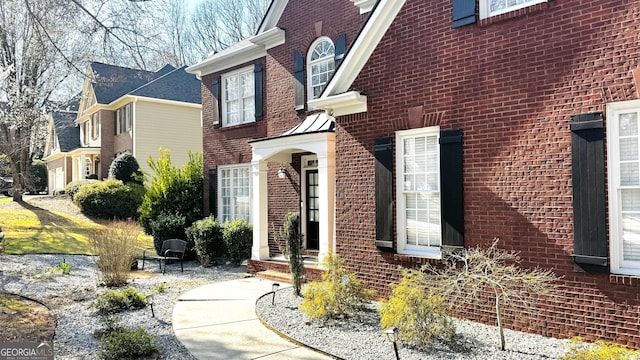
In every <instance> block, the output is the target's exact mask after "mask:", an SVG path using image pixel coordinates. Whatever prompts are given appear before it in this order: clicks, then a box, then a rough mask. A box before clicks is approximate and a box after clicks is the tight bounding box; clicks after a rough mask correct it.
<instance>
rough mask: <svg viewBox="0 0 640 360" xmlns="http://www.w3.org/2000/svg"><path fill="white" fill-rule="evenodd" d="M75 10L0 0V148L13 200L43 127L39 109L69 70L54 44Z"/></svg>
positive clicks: (65, 5)
mask: <svg viewBox="0 0 640 360" xmlns="http://www.w3.org/2000/svg"><path fill="white" fill-rule="evenodd" d="M74 10H75V9H74V7H73V6H69V3H67V2H65V1H63V0H57V1H53V0H51V1H48V2H47V3H44V2H33V3H32V2H28V1H21V0H3V1H2V2H0V84H1V85H2V86H0V99H2V100H3V102H2V105H1V106H0V153H2V154H5V155H6V156H7V157H8V158H9V163H10V167H11V170H12V173H13V184H14V195H13V197H14V200H16V201H20V200H21V199H22V191H23V189H24V188H25V179H26V174H27V171H28V169H29V166H30V165H31V161H32V157H33V155H34V154H35V153H36V151H34V150H35V147H36V144H38V143H39V142H42V141H43V140H42V137H43V136H44V135H45V132H46V130H45V129H46V123H45V118H44V116H43V111H44V110H45V109H46V105H47V103H48V99H49V97H50V95H51V93H52V92H53V90H54V89H55V88H56V86H57V85H58V84H59V83H60V82H61V81H62V80H64V78H65V77H66V74H68V73H69V69H68V66H66V64H65V63H64V62H61V61H60V54H61V53H62V52H61V47H59V48H57V49H56V47H55V46H54V45H53V44H55V43H58V44H64V42H65V38H66V36H67V35H68V34H67V33H66V32H65V31H64V28H63V27H61V26H60V25H61V24H64V23H65V21H70V19H71V17H73V15H74ZM44 23H46V24H47V26H48V29H47V31H44V27H43V24H44ZM60 46H62V45H60Z"/></svg>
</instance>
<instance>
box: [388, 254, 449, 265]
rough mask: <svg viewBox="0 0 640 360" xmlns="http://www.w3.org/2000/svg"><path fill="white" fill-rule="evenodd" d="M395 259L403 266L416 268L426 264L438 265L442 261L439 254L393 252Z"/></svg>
mask: <svg viewBox="0 0 640 360" xmlns="http://www.w3.org/2000/svg"><path fill="white" fill-rule="evenodd" d="M393 260H394V261H395V262H397V263H398V264H399V265H402V266H403V267H408V268H416V267H420V266H422V265H426V264H431V265H437V264H439V263H440V260H441V258H440V257H439V256H438V257H434V256H419V255H407V254H393Z"/></svg>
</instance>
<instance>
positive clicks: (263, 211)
mask: <svg viewBox="0 0 640 360" xmlns="http://www.w3.org/2000/svg"><path fill="white" fill-rule="evenodd" d="M256 158H257V159H256ZM253 159H256V160H252V161H251V175H252V179H251V180H252V184H253V194H252V195H253V197H252V198H253V200H252V201H253V203H252V204H251V210H252V213H251V218H252V219H253V247H252V248H251V260H263V259H268V258H269V216H268V189H267V165H268V164H267V162H266V161H261V160H260V158H259V157H257V156H256V154H253Z"/></svg>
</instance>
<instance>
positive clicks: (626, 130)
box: [620, 113, 638, 136]
mask: <svg viewBox="0 0 640 360" xmlns="http://www.w3.org/2000/svg"><path fill="white" fill-rule="evenodd" d="M634 135H638V115H637V113H629V114H620V136H634Z"/></svg>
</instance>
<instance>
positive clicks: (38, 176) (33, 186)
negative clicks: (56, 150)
mask: <svg viewBox="0 0 640 360" xmlns="http://www.w3.org/2000/svg"><path fill="white" fill-rule="evenodd" d="M48 174H49V170H48V169H47V163H46V162H44V161H42V160H34V161H33V163H31V166H30V167H29V175H28V177H27V181H26V182H25V185H26V188H27V191H28V192H29V193H32V194H38V193H41V192H43V191H46V190H47V182H48Z"/></svg>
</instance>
